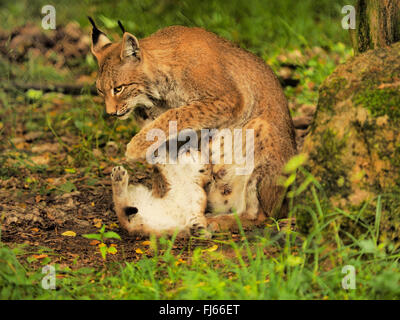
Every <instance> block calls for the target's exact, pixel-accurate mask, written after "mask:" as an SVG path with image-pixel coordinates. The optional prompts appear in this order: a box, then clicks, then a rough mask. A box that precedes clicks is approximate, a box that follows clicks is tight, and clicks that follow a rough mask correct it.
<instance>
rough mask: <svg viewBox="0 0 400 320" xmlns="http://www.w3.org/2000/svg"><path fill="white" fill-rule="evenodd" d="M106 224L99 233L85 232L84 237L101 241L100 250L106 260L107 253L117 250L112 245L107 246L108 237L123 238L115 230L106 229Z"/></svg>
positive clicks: (113, 252)
mask: <svg viewBox="0 0 400 320" xmlns="http://www.w3.org/2000/svg"><path fill="white" fill-rule="evenodd" d="M105 230H106V226H105V225H104V224H103V226H102V227H101V228H100V229H99V232H98V233H90V234H83V235H82V237H84V238H86V239H92V240H97V241H100V243H99V244H98V248H99V251H100V253H101V256H102V257H103V259H104V260H106V257H107V254H108V253H111V254H115V253H116V252H117V249H116V248H115V247H114V246H112V245H110V246H107V244H106V243H105V240H106V239H118V240H121V237H120V236H119V234H118V233H116V232H114V231H105Z"/></svg>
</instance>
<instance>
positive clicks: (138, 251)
mask: <svg viewBox="0 0 400 320" xmlns="http://www.w3.org/2000/svg"><path fill="white" fill-rule="evenodd" d="M135 251H136V253H138V254H143V253H144V252H143V251H142V249H140V248H137V249H136V250H135Z"/></svg>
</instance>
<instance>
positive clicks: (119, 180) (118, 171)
mask: <svg viewBox="0 0 400 320" xmlns="http://www.w3.org/2000/svg"><path fill="white" fill-rule="evenodd" d="M128 178H129V177H128V172H127V171H126V170H125V169H124V168H123V167H121V166H118V167H114V168H113V169H112V171H111V181H112V182H113V184H125V183H128Z"/></svg>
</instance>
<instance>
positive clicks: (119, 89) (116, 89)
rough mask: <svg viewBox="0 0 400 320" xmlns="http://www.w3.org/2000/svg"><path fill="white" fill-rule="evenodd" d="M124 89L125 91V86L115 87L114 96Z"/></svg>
mask: <svg viewBox="0 0 400 320" xmlns="http://www.w3.org/2000/svg"><path fill="white" fill-rule="evenodd" d="M123 89H124V86H119V87H115V88H114V94H118V93H121V92H122V90H123Z"/></svg>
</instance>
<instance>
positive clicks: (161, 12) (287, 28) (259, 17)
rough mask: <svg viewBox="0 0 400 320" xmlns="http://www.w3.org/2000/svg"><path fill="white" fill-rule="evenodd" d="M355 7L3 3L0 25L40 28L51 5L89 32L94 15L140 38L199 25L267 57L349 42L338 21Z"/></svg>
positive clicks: (325, 0)
mask: <svg viewBox="0 0 400 320" xmlns="http://www.w3.org/2000/svg"><path fill="white" fill-rule="evenodd" d="M352 3H354V0H336V1H332V0H319V1H315V0H301V1H292V0H280V1H266V0H248V1H242V0H231V1H229V2H227V1H222V0H207V1H198V0H135V1H129V0H122V1H118V2H117V3H115V2H114V1H105V0H102V1H101V0H97V1H88V0H82V1H68V0H61V1H56V2H53V3H52V2H51V1H48V0H37V1H30V0H20V1H12V0H3V1H2V2H1V5H0V26H1V27H2V28H3V29H6V30H7V29H10V28H13V27H15V26H18V25H21V24H24V23H25V22H27V21H30V22H34V23H36V24H38V25H40V23H41V19H42V17H43V15H42V14H41V8H42V7H43V6H44V5H47V4H52V5H53V6H54V7H55V8H56V11H57V24H58V25H59V24H66V23H67V22H70V21H72V20H75V21H77V22H78V23H79V24H80V25H81V27H86V26H88V25H89V21H88V19H87V16H88V15H90V16H93V17H94V18H95V19H96V21H98V23H99V25H100V26H102V28H103V30H104V29H106V31H107V30H108V31H109V30H114V31H116V32H119V30H118V29H119V28H118V25H117V20H121V21H122V22H123V24H124V25H125V27H126V29H127V30H128V31H130V32H131V33H134V34H135V35H136V36H138V37H139V38H140V37H144V36H147V35H149V34H151V33H153V32H155V31H156V30H158V29H160V28H163V27H166V26H169V25H185V26H198V27H203V28H206V29H208V30H210V31H213V32H216V33H217V34H219V35H221V36H223V37H225V38H227V39H229V40H232V41H234V42H235V43H238V44H239V45H241V46H242V47H245V48H247V49H249V50H251V51H252V52H254V53H256V54H258V55H260V56H263V55H265V54H268V53H271V51H274V50H277V49H279V48H294V47H296V48H298V47H307V46H320V47H323V48H328V47H331V46H332V44H333V43H337V42H344V43H349V39H348V34H347V31H345V30H343V29H342V28H341V24H340V20H341V17H342V15H341V8H342V7H343V5H345V4H352Z"/></svg>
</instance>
